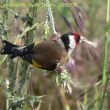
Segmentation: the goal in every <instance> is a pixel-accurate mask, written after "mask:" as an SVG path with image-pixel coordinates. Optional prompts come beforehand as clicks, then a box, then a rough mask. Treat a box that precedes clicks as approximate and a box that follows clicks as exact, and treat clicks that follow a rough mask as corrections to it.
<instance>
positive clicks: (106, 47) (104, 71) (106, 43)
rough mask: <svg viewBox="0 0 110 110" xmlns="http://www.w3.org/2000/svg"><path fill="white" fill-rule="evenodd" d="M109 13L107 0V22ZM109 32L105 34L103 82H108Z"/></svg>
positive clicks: (109, 4)
mask: <svg viewBox="0 0 110 110" xmlns="http://www.w3.org/2000/svg"><path fill="white" fill-rule="evenodd" d="M109 13H110V0H107V17H106V23H108V21H109ZM107 57H108V32H106V36H105V44H104V63H103V71H102V73H103V77H102V81H103V84H105V83H106V80H107V74H106V72H107V62H108V58H107Z"/></svg>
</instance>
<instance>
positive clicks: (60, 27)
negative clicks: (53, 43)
mask: <svg viewBox="0 0 110 110" xmlns="http://www.w3.org/2000/svg"><path fill="white" fill-rule="evenodd" d="M50 5H51V8H52V12H53V17H54V21H55V27H56V31H57V32H59V33H61V34H63V33H66V32H69V31H72V32H78V33H80V34H81V35H83V36H84V37H86V38H88V39H89V40H91V41H94V42H97V44H98V47H97V48H93V47H91V46H90V45H87V44H81V45H78V46H77V48H76V49H75V51H74V52H73V54H72V58H73V59H74V62H75V65H74V66H73V67H71V68H68V70H69V73H70V74H71V76H72V78H73V82H74V87H73V90H72V91H73V92H72V94H68V93H66V92H65V91H64V90H63V89H61V88H60V87H57V86H56V85H55V84H54V83H53V82H52V80H51V79H49V78H48V77H46V75H45V71H43V70H41V69H37V68H34V67H31V66H30V65H29V64H27V63H26V62H24V61H22V60H21V59H20V58H16V59H14V60H11V59H10V58H9V57H7V56H1V55H0V84H1V87H0V110H5V109H6V108H7V106H8V105H7V103H8V102H7V98H6V97H7V94H8V98H10V97H11V96H14V97H15V99H13V100H17V101H18V99H17V96H20V97H22V96H27V95H35V96H42V98H41V99H39V100H37V102H34V103H32V102H31V103H30V101H24V103H22V104H21V103H20V105H22V107H21V110H101V109H102V110H110V87H109V86H107V85H103V84H102V83H100V82H101V80H102V76H101V74H102V70H103V62H104V43H105V36H106V32H105V31H106V30H107V29H108V28H109V27H110V25H107V23H106V16H107V0H50ZM34 24H36V26H35V27H36V28H34ZM27 27H29V29H30V31H29V30H28V28H27ZM106 28H107V29H106ZM25 29H27V30H28V31H27V32H26V33H25V32H24V30H25ZM52 34H53V33H52V29H51V26H50V20H49V18H48V8H47V5H46V1H44V0H26V1H25V0H11V1H10V0H0V38H1V40H2V39H7V40H8V41H10V42H13V43H16V44H19V45H26V44H30V43H32V42H34V41H37V42H39V41H40V40H42V39H49V38H51V36H52ZM108 35H109V34H108ZM1 40H0V41H1ZM109 41H110V37H108V42H109ZM1 47H2V45H1ZM108 47H109V48H110V43H109V45H108ZM109 56H110V51H108V62H109V59H110V58H109ZM107 67H108V66H107ZM107 71H109V70H108V68H107ZM7 79H8V80H9V82H10V84H9V87H7V86H6V83H5V81H6V80H7ZM108 83H109V82H108ZM6 88H7V89H8V91H9V92H7V89H6ZM105 89H106V90H105ZM103 91H104V92H103ZM105 91H106V92H105ZM103 93H105V97H104V98H102V96H103ZM10 95H11V96H10ZM9 100H11V99H9ZM101 101H102V102H101ZM10 102H11V101H10ZM18 102H19V101H18ZM18 102H17V103H16V104H15V105H14V104H13V103H9V104H10V105H11V106H13V107H12V110H16V109H17V106H18V108H19V103H18ZM21 102H22V101H21Z"/></svg>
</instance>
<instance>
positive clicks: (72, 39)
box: [61, 32, 97, 51]
mask: <svg viewBox="0 0 110 110" xmlns="http://www.w3.org/2000/svg"><path fill="white" fill-rule="evenodd" d="M61 40H62V42H63V44H64V46H65V49H66V50H67V51H69V50H72V51H73V50H74V49H75V47H76V46H77V45H78V44H80V43H82V42H86V43H88V44H89V45H92V46H94V47H96V46H97V44H96V43H94V42H91V41H89V40H87V39H86V38H85V37H83V36H81V35H79V34H78V33H74V32H73V33H72V32H68V33H65V34H63V35H62V36H61Z"/></svg>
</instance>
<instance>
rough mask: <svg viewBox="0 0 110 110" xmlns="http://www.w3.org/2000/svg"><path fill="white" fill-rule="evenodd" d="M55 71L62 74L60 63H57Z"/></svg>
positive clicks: (62, 69) (62, 68)
mask: <svg viewBox="0 0 110 110" xmlns="http://www.w3.org/2000/svg"><path fill="white" fill-rule="evenodd" d="M55 71H56V72H58V73H62V72H63V71H64V67H63V66H61V65H60V63H58V64H57V67H56V69H55Z"/></svg>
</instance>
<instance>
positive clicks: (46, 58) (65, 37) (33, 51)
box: [0, 32, 96, 71]
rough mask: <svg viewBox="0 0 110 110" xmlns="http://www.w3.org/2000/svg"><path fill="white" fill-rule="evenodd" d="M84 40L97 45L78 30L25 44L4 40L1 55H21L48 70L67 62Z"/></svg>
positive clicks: (36, 65) (30, 62)
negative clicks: (77, 31) (54, 37)
mask: <svg viewBox="0 0 110 110" xmlns="http://www.w3.org/2000/svg"><path fill="white" fill-rule="evenodd" d="M82 42H86V43H88V44H90V45H93V46H95V45H96V44H95V43H94V42H91V41H89V40H87V39H86V38H85V37H83V36H81V35H80V34H78V33H76V32H67V33H64V34H62V35H61V36H60V37H59V38H58V39H57V40H54V39H49V40H42V41H41V42H39V43H36V42H35V43H32V44H29V45H25V46H20V45H16V44H13V43H10V42H9V41H7V40H3V41H2V44H3V47H2V49H1V52H0V53H1V55H5V54H7V55H10V58H12V59H13V58H16V57H21V58H22V59H23V60H25V61H27V62H28V63H29V64H31V65H33V66H35V67H37V68H40V69H44V70H48V71H53V70H55V69H56V68H57V67H60V66H61V65H63V64H65V63H66V62H67V60H68V59H69V57H70V56H71V54H72V52H73V51H74V49H75V48H76V47H77V45H79V44H80V43H82Z"/></svg>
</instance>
